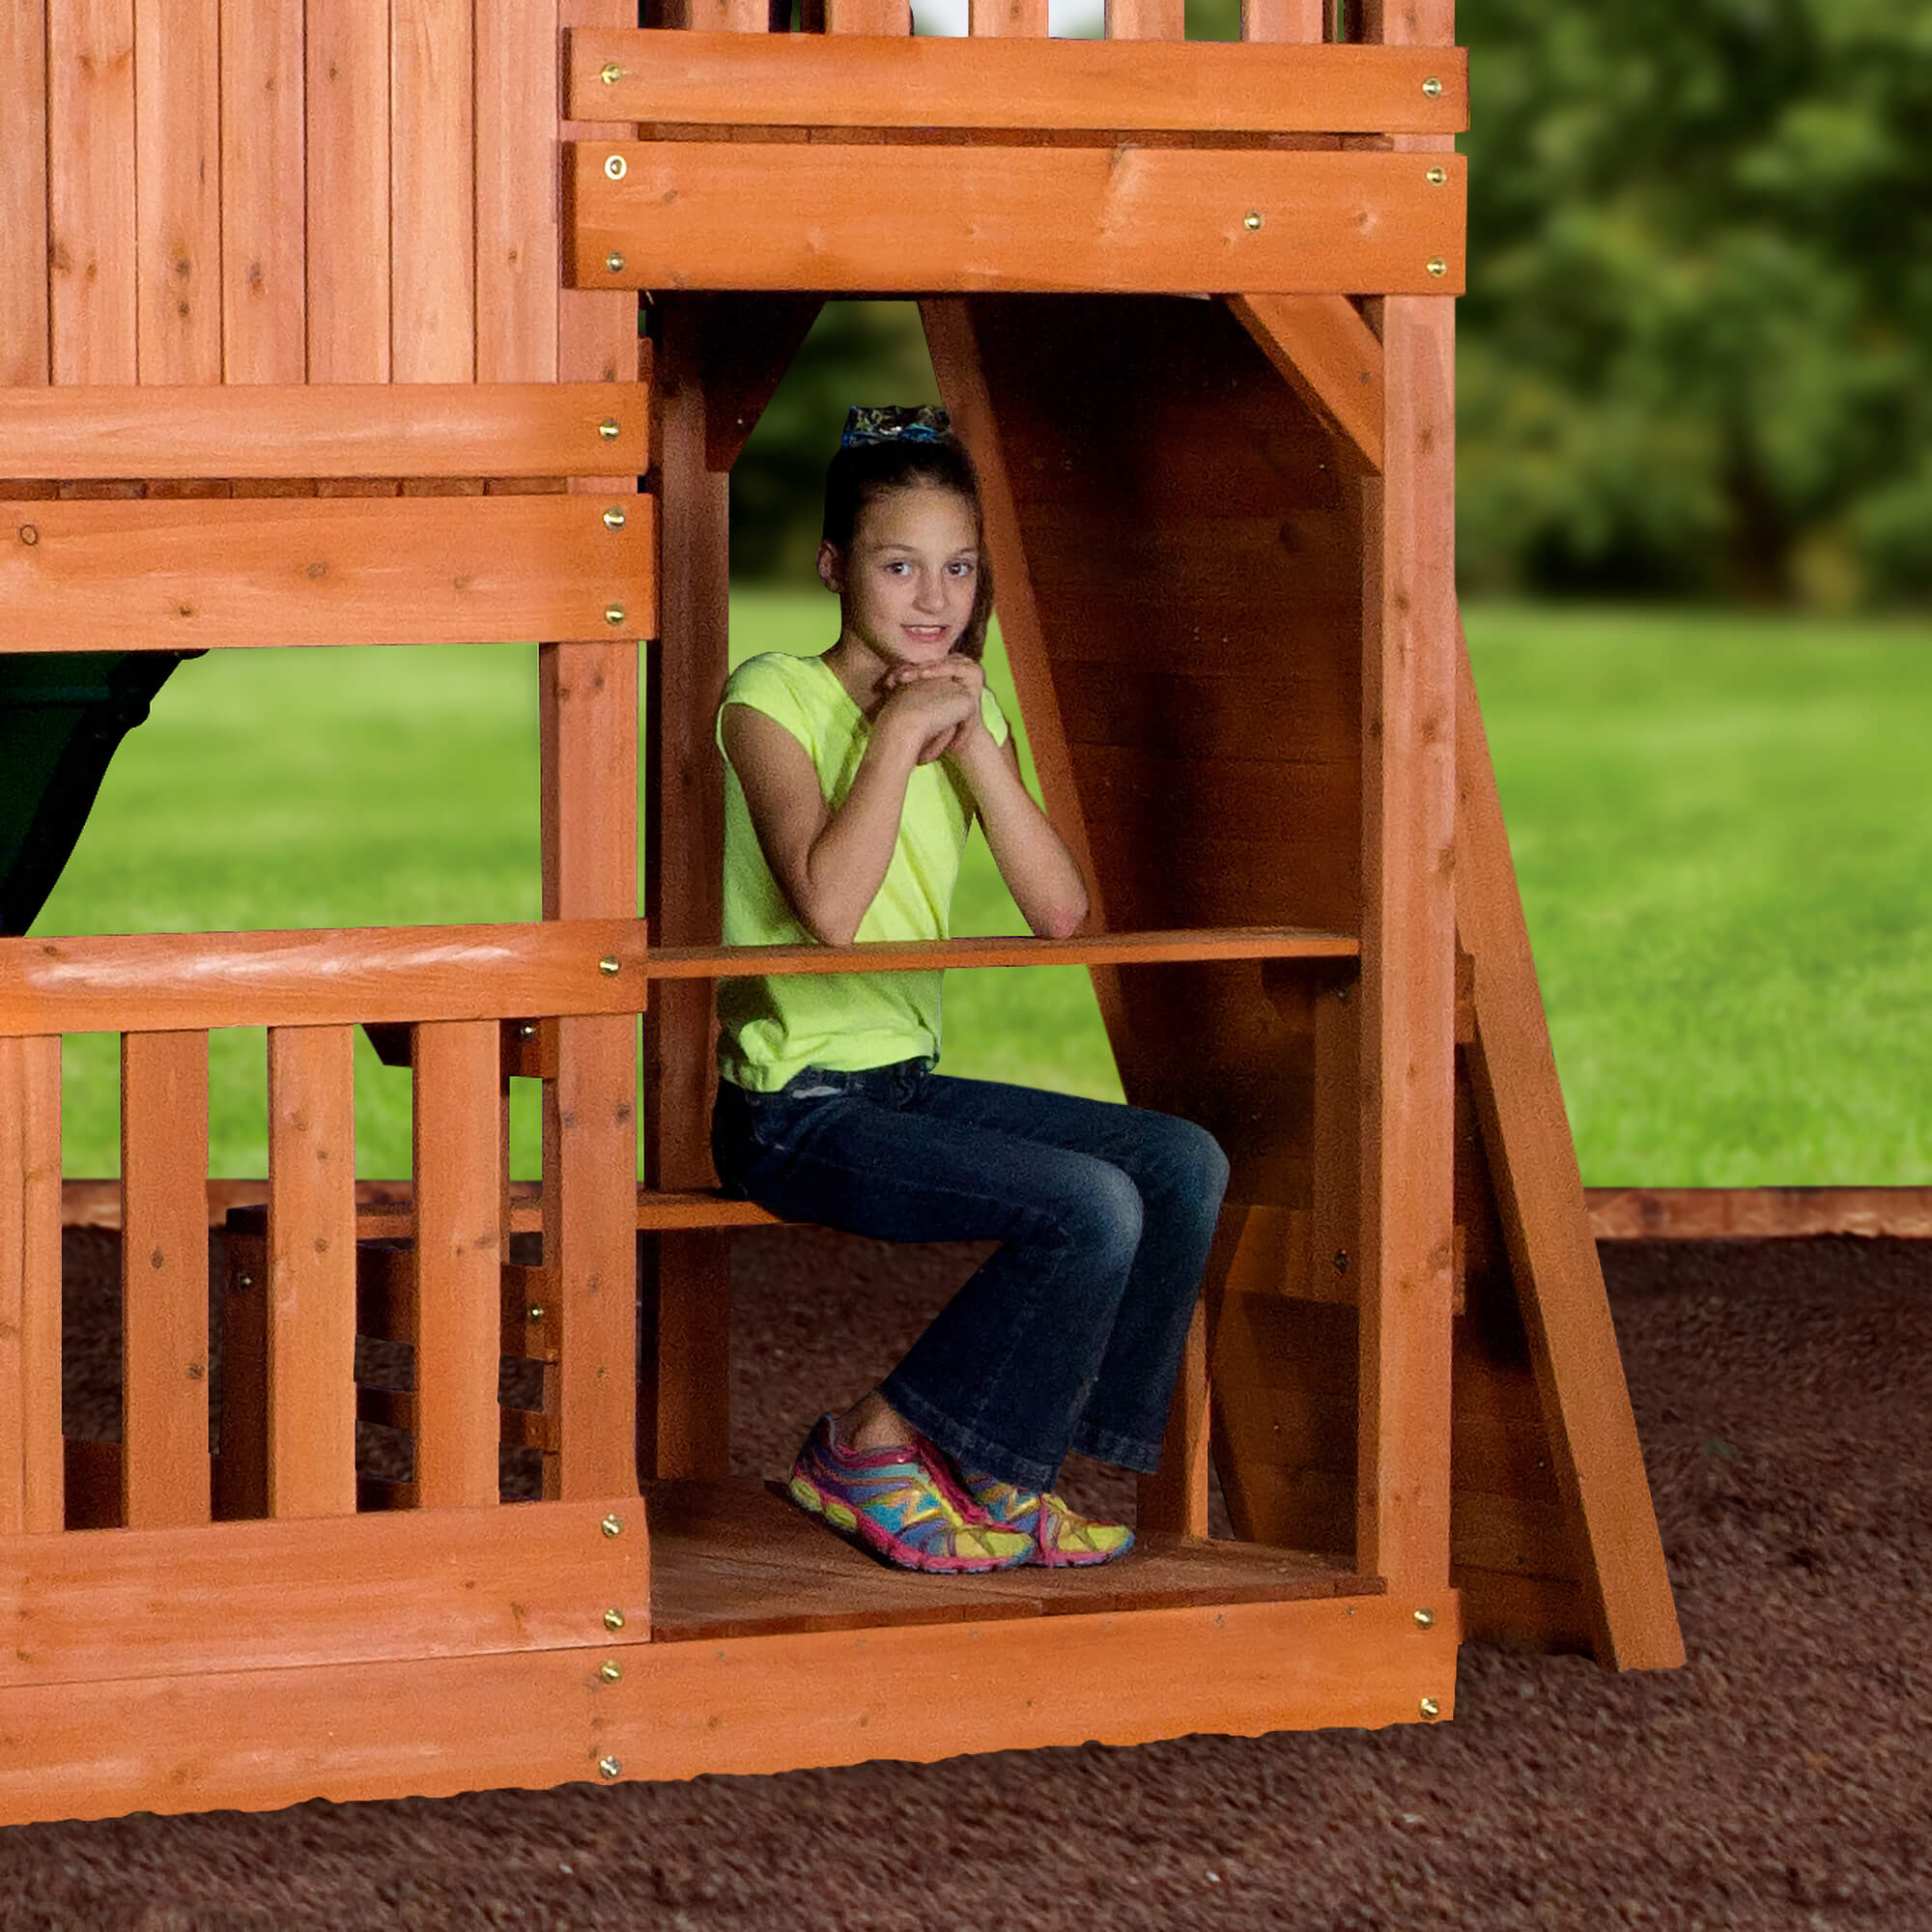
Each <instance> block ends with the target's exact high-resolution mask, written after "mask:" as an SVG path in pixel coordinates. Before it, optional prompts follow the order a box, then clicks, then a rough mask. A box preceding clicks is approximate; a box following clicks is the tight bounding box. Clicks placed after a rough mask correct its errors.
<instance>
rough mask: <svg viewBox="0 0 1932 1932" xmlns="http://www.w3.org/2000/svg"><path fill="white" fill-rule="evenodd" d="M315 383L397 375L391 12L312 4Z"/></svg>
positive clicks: (363, 2)
mask: <svg viewBox="0 0 1932 1932" xmlns="http://www.w3.org/2000/svg"><path fill="white" fill-rule="evenodd" d="M306 44H307V52H308V63H307V71H306V100H307V114H306V128H305V133H306V155H307V178H306V184H305V185H306V190H307V213H306V245H307V252H308V379H309V381H310V382H312V383H385V382H387V381H388V379H389V14H388V8H387V6H386V5H385V4H382V5H372V4H370V0H308V12H307V37H306Z"/></svg>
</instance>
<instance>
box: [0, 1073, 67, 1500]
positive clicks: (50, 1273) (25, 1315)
mask: <svg viewBox="0 0 1932 1932" xmlns="http://www.w3.org/2000/svg"><path fill="white" fill-rule="evenodd" d="M60 1105H61V1093H60V1041H59V1039H58V1038H54V1037H35V1038H29V1039H15V1038H8V1039H0V1536H14V1535H18V1534H19V1533H20V1532H22V1531H26V1532H29V1533H31V1534H37V1535H38V1534H45V1533H47V1532H50V1531H53V1530H57V1529H59V1528H60V1527H61V1521H62V1510H63V1491H64V1474H63V1469H62V1462H63V1453H64V1452H63V1447H62V1442H61V1220H60V1184H61V1115H60Z"/></svg>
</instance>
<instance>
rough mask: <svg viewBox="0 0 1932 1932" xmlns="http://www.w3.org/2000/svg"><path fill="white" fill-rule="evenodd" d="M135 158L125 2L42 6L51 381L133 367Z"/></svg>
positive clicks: (130, 19) (99, 376)
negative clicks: (44, 11)
mask: <svg viewBox="0 0 1932 1932" xmlns="http://www.w3.org/2000/svg"><path fill="white" fill-rule="evenodd" d="M134 162H135V143H134V8H133V0H66V4H63V5H61V6H56V7H49V8H48V10H47V200H48V231H47V256H48V270H49V275H50V282H49V289H50V322H51V346H52V356H51V361H52V371H53V380H54V381H55V382H56V383H131V382H133V381H135V380H136V377H137V375H138V373H139V369H138V357H137V348H136V344H137V340H138V327H137V322H136V289H135V264H136V261H137V260H138V252H137V248H136V230H135V212H134ZM9 166H10V167H11V166H12V160H11V158H10V161H9Z"/></svg>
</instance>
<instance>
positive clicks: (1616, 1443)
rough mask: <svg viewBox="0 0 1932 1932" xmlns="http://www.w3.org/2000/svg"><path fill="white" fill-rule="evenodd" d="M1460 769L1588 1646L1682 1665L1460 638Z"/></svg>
mask: <svg viewBox="0 0 1932 1932" xmlns="http://www.w3.org/2000/svg"><path fill="white" fill-rule="evenodd" d="M1456 778H1457V790H1458V810H1457V821H1456V854H1457V865H1456V882H1457V883H1456V923H1457V928H1458V932H1459V935H1460V937H1461V939H1462V943H1463V946H1465V947H1466V948H1467V949H1468V951H1469V952H1470V953H1471V954H1472V955H1473V958H1474V962H1475V980H1476V983H1475V1009H1476V1038H1475V1042H1474V1044H1473V1046H1472V1047H1471V1049H1470V1051H1469V1055H1468V1063H1469V1070H1470V1075H1471V1081H1472V1084H1473V1086H1474V1089H1475V1096H1476V1107H1477V1113H1478V1118H1479V1119H1480V1121H1481V1124H1482V1134H1483V1143H1484V1149H1485V1151H1486V1153H1487V1155H1488V1158H1489V1167H1490V1175H1491V1179H1492V1181H1493V1183H1494V1186H1495V1191H1496V1203H1497V1206H1498V1208H1500V1209H1501V1212H1502V1220H1503V1233H1504V1236H1505V1239H1506V1240H1507V1242H1508V1246H1509V1257H1510V1271H1511V1273H1512V1274H1513V1275H1514V1277H1515V1279H1516V1284H1517V1293H1518V1296H1519V1299H1520V1305H1521V1308H1522V1315H1523V1322H1524V1326H1525V1327H1526V1328H1527V1329H1528V1332H1529V1349H1530V1360H1531V1364H1532V1366H1533V1367H1534V1370H1535V1373H1536V1386H1537V1393H1538V1396H1539V1398H1540V1402H1541V1406H1542V1410H1543V1421H1544V1426H1545V1429H1546V1430H1547V1432H1548V1443H1549V1453H1550V1461H1551V1463H1552V1464H1553V1466H1554V1470H1555V1475H1556V1480H1557V1487H1558V1489H1559V1490H1560V1492H1562V1496H1563V1503H1564V1508H1565V1512H1566V1514H1567V1515H1568V1517H1569V1520H1570V1526H1571V1531H1572V1535H1571V1543H1572V1546H1573V1548H1574V1549H1575V1552H1576V1555H1577V1558H1578V1559H1579V1561H1580V1562H1581V1564H1582V1565H1583V1583H1584V1598H1585V1601H1586V1603H1587V1604H1588V1605H1589V1607H1590V1613H1591V1619H1592V1622H1593V1625H1594V1627H1595V1637H1596V1648H1597V1655H1598V1657H1599V1658H1600V1659H1601V1661H1602V1662H1605V1663H1607V1664H1612V1665H1614V1666H1615V1667H1616V1668H1618V1669H1620V1670H1633V1669H1635V1670H1667V1669H1670V1668H1672V1667H1673V1666H1675V1665H1677V1664H1680V1663H1682V1662H1684V1639H1683V1637H1682V1635H1681V1634H1680V1633H1679V1631H1678V1627H1677V1612H1676V1609H1675V1606H1674V1605H1672V1603H1671V1598H1670V1583H1669V1579H1668V1577H1667V1576H1666V1574H1665V1571H1664V1566H1663V1548H1662V1543H1661V1541H1660V1539H1659V1536H1658V1531H1657V1517H1656V1513H1655V1510H1654V1509H1653V1507H1652V1504H1651V1498H1650V1486H1649V1484H1648V1483H1647V1481H1646V1480H1645V1477H1644V1469H1643V1452H1642V1449H1641V1447H1640V1445H1639V1444H1638V1442H1637V1436H1636V1425H1635V1422H1634V1418H1633V1417H1632V1414H1631V1405H1630V1395H1629V1392H1628V1390H1627V1388H1626V1386H1625V1382H1624V1372H1623V1362H1622V1360H1621V1358H1620V1357H1619V1355H1618V1353H1617V1338H1616V1330H1615V1329H1614V1328H1613V1327H1612V1326H1611V1322H1610V1310H1609V1302H1608V1299H1607V1297H1606V1296H1605V1292H1604V1276H1603V1270H1602V1267H1601V1266H1600V1264H1599V1263H1598V1260H1597V1249H1596V1243H1595V1241H1594V1240H1593V1239H1592V1238H1591V1234H1590V1220H1589V1212H1588V1209H1587V1208H1586V1207H1585V1206H1584V1200H1583V1182H1582V1177H1581V1175H1580V1174H1579V1173H1578V1171H1577V1154H1576V1149H1575V1146H1574V1144H1573V1142H1572V1140H1571V1138H1570V1122H1569V1117H1568V1115H1567V1114H1566V1113H1565V1111H1564V1106H1563V1094H1562V1090H1561V1089H1560V1088H1559V1087H1558V1085H1557V1080H1556V1062H1555V1058H1554V1056H1553V1055H1552V1053H1551V1052H1550V1047H1549V1029H1548V1023H1547V1022H1546V1020H1545V1018H1544V1012H1543V1001H1542V996H1541V994H1540V993H1539V991H1538V989H1537V982H1536V966H1535V962H1534V961H1533V960H1532V958H1531V956H1530V951H1529V934H1528V930H1527V928H1526V927H1525V925H1524V923H1523V917H1522V902H1521V900H1520V897H1519V895H1518V892H1517V882H1516V868H1515V866H1514V864H1513V863H1512V861H1511V859H1510V849H1509V836H1508V834H1507V832H1506V831H1505V830H1504V827H1503V815H1502V806H1501V803H1500V801H1499V800H1498V798H1497V796H1496V781H1495V772H1494V770H1493V768H1492V765H1491V763H1490V748H1489V741H1488V738H1487V737H1486V735H1485V733H1484V730H1483V720H1482V713H1481V711H1480V710H1479V709H1478V707H1477V702H1476V688H1475V681H1474V678H1473V677H1472V675H1471V673H1470V669H1469V660H1468V653H1467V649H1466V647H1464V648H1463V650H1462V652H1461V655H1460V663H1459V688H1458V691H1457V695H1456Z"/></svg>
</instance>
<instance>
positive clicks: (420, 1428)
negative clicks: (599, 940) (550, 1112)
mask: <svg viewBox="0 0 1932 1932" xmlns="http://www.w3.org/2000/svg"><path fill="white" fill-rule="evenodd" d="M412 1063H413V1065H414V1068H415V1182H416V1191H415V1200H416V1239H415V1272H414V1280H413V1283H412V1293H411V1296H410V1299H411V1303H412V1308H411V1320H410V1321H409V1322H408V1324H407V1325H408V1328H409V1334H408V1336H407V1338H406V1339H407V1340H408V1341H410V1342H411V1343H412V1345H413V1346H414V1349H415V1357H416V1382H415V1420H416V1430H415V1482H414V1491H415V1500H416V1502H417V1503H418V1505H419V1506H421V1507H422V1508H425V1509H432V1508H433V1509H455V1508H466V1507H474V1506H477V1505H480V1504H485V1503H493V1502H495V1501H496V1500H497V1436H498V1434H499V1424H498V1420H497V1350H498V1343H499V1338H500V1334H501V1329H502V1307H501V1271H502V1265H503V1263H504V1261H505V1259H506V1256H505V1253H504V1237H503V1225H502V1195H501V1190H500V1188H499V1186H498V1183H497V1157H498V1153H499V1151H500V1149H499V1139H500V1124H501V1123H500V1117H499V1113H498V1109H499V1108H500V1106H501V1104H502V1099H501V1087H500V1078H499V1072H498V1068H499V1064H500V1048H499V1046H498V1042H497V1027H496V1025H495V1024H494V1022H492V1021H488V1020H472V1021H459V1022H454V1023H449V1024H444V1025H432V1026H419V1027H417V1028H416V1029H415V1030H414V1036H413V1040H412Z"/></svg>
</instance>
